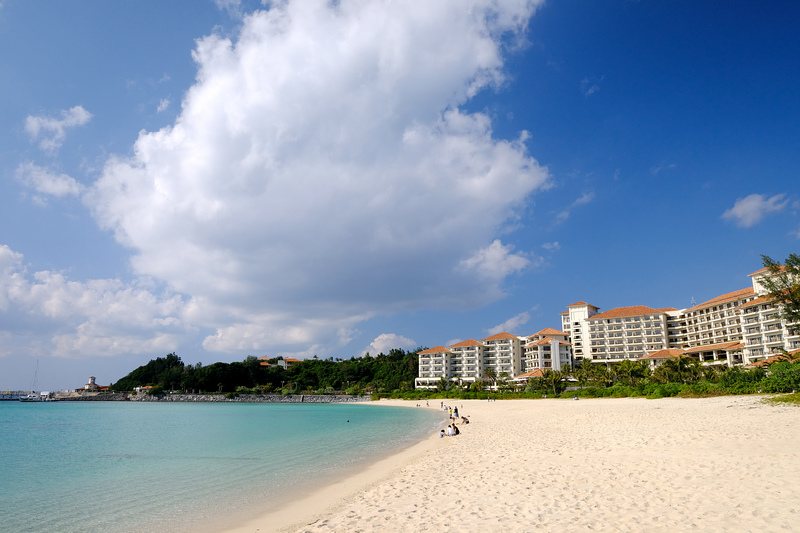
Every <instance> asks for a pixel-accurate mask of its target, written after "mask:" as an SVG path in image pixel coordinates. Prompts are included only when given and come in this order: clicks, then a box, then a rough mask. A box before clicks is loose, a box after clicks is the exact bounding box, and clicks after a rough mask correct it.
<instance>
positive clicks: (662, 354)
mask: <svg viewBox="0 0 800 533" xmlns="http://www.w3.org/2000/svg"><path fill="white" fill-rule="evenodd" d="M682 355H686V354H685V352H684V351H683V350H679V349H677V348H668V349H666V350H659V351H657V352H653V353H649V354H647V355H643V356H642V357H639V360H642V359H669V358H670V357H680V356H682Z"/></svg>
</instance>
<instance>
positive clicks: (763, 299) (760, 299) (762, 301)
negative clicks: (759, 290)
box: [744, 296, 775, 306]
mask: <svg viewBox="0 0 800 533" xmlns="http://www.w3.org/2000/svg"><path fill="white" fill-rule="evenodd" d="M774 301H775V300H773V299H772V298H770V297H769V296H759V297H758V298H756V299H755V300H750V301H749V302H747V303H746V304H744V305H745V306H750V305H756V304H766V303H772V302H774Z"/></svg>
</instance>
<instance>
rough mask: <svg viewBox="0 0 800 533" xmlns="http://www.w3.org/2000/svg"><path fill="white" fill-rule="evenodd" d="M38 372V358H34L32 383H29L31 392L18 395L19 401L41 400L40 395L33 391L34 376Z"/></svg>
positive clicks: (34, 385)
mask: <svg viewBox="0 0 800 533" xmlns="http://www.w3.org/2000/svg"><path fill="white" fill-rule="evenodd" d="M38 374H39V360H38V359H37V360H36V370H35V371H34V373H33V383H31V392H30V394H26V395H25V396H20V397H19V401H21V402H41V401H42V398H41V396H40V395H38V394H36V393H35V392H33V389H34V388H35V387H36V377H37V376H38Z"/></svg>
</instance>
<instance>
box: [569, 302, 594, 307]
mask: <svg viewBox="0 0 800 533" xmlns="http://www.w3.org/2000/svg"><path fill="white" fill-rule="evenodd" d="M580 305H588V306H589V307H594V308H595V309H600V308H599V307H597V306H596V305H592V304H587V303H586V302H575V303H574V304H572V305H568V306H567V307H578V306H580Z"/></svg>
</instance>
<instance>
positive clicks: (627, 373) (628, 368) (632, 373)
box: [616, 359, 650, 387]
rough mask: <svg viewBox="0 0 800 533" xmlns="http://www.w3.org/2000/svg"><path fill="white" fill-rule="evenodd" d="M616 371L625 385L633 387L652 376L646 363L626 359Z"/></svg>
mask: <svg viewBox="0 0 800 533" xmlns="http://www.w3.org/2000/svg"><path fill="white" fill-rule="evenodd" d="M616 371H617V372H616V373H617V376H618V377H619V378H620V380H621V381H622V382H623V383H624V384H626V385H630V386H631V387H633V386H635V385H636V383H637V382H638V381H640V380H641V379H644V378H646V377H648V376H649V375H650V366H649V365H648V364H647V363H646V362H644V361H632V360H630V359H626V360H624V361H622V362H621V363H620V364H619V365H617V367H616Z"/></svg>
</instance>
